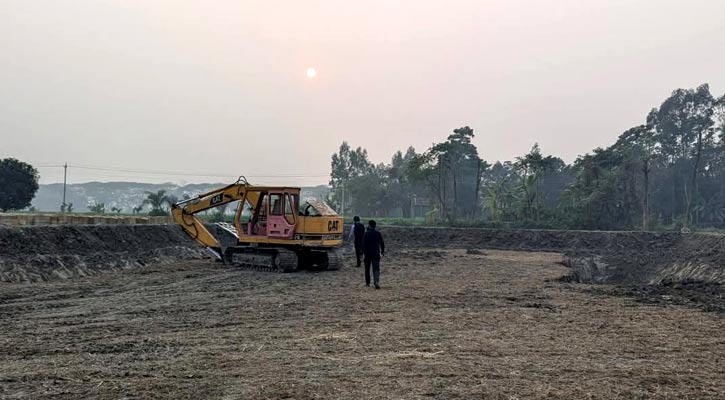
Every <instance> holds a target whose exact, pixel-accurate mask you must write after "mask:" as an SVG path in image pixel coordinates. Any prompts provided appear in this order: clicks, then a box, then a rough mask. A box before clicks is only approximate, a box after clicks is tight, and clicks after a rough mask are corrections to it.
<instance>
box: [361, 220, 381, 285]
mask: <svg viewBox="0 0 725 400" xmlns="http://www.w3.org/2000/svg"><path fill="white" fill-rule="evenodd" d="M376 225H377V224H376V223H375V221H374V220H372V219H371V220H370V222H368V230H367V231H365V236H363V244H362V248H363V254H364V256H365V285H366V286H370V266H371V265H372V267H373V283H374V284H375V289H380V257H381V256H384V255H385V243H384V242H383V235H381V234H380V232H378V231H376V230H375V226H376Z"/></svg>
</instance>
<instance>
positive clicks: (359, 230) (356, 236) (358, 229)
mask: <svg viewBox="0 0 725 400" xmlns="http://www.w3.org/2000/svg"><path fill="white" fill-rule="evenodd" d="M364 235H365V226H364V225H363V224H361V223H360V217H358V216H357V215H356V216H355V218H353V219H352V229H350V236H349V237H348V238H347V241H348V242H349V241H350V240H355V242H354V243H355V258H357V267H358V268H360V259H361V258H362V252H363V249H362V242H363V236H364Z"/></svg>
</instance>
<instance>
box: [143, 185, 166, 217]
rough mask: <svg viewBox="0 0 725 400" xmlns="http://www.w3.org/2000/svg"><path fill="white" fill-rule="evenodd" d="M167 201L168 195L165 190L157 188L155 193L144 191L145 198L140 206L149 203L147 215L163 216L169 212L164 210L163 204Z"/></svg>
mask: <svg viewBox="0 0 725 400" xmlns="http://www.w3.org/2000/svg"><path fill="white" fill-rule="evenodd" d="M168 203H169V196H167V195H166V191H165V190H159V191H158V192H156V193H153V192H146V199H145V200H144V201H143V203H142V204H141V205H142V206H146V205H150V206H151V211H150V212H149V215H151V216H165V215H169V213H168V212H167V211H166V210H164V204H168Z"/></svg>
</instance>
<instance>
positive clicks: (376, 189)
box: [328, 84, 725, 230]
mask: <svg viewBox="0 0 725 400" xmlns="http://www.w3.org/2000/svg"><path fill="white" fill-rule="evenodd" d="M473 138H474V131H473V129H471V128H470V127H468V126H465V127H461V128H458V129H455V130H453V133H452V134H450V135H449V136H448V137H447V138H446V140H445V141H442V142H440V143H436V144H434V145H432V146H431V147H430V148H429V149H427V150H426V151H424V152H422V153H419V152H417V151H416V150H415V149H414V148H413V147H410V148H408V149H407V150H406V151H405V152H401V151H398V152H396V153H395V154H394V155H393V157H392V159H391V161H390V163H381V164H374V163H372V162H371V161H370V160H369V158H368V154H367V151H366V150H365V149H364V148H362V147H358V148H355V149H353V148H352V147H351V146H350V145H349V144H348V143H347V142H343V143H342V145H341V146H340V148H339V150H338V152H337V153H335V154H333V155H332V160H331V175H330V186H331V191H330V196H329V199H328V200H329V201H330V202H331V204H333V206H334V207H336V208H337V209H338V210H341V209H342V208H343V207H344V209H345V214H346V215H351V214H359V215H362V216H370V217H402V218H409V217H412V216H413V215H412V214H413V213H414V211H413V210H414V209H415V206H416V204H419V203H424V204H427V207H426V210H427V211H426V215H425V217H426V218H427V219H429V220H431V221H432V222H438V223H447V224H477V225H490V226H511V227H538V228H562V229H607V230H623V229H645V230H648V229H671V228H680V227H715V228H725V95H723V96H720V97H716V96H713V95H712V94H711V93H710V89H709V86H708V85H707V84H703V85H701V86H699V87H697V88H694V89H677V90H675V91H674V92H672V94H671V95H670V96H669V97H668V98H667V99H665V100H664V102H662V104H661V105H660V106H659V107H656V108H653V109H652V110H651V111H650V113H649V114H648V115H647V116H646V118H644V121H643V123H642V124H641V125H638V126H634V127H632V128H630V129H628V130H626V131H625V132H623V133H622V134H621V135H620V136H619V138H618V139H617V141H616V142H615V143H614V144H612V145H611V146H609V147H606V148H596V149H594V150H593V151H591V152H589V153H587V154H584V155H582V156H579V157H578V158H577V159H576V160H575V161H574V162H573V163H571V164H567V163H565V162H564V161H563V160H562V159H561V158H559V157H556V156H553V155H546V154H544V153H543V151H542V150H541V148H540V147H539V145H538V144H534V145H533V147H532V148H531V150H530V151H529V152H528V153H526V154H523V155H521V156H519V157H516V158H515V159H514V160H511V161H496V162H494V163H489V162H487V161H485V160H483V159H482V158H481V157H480V156H479V154H478V150H477V148H476V146H475V145H474V144H473V143H472V139H473ZM422 199H423V201H422Z"/></svg>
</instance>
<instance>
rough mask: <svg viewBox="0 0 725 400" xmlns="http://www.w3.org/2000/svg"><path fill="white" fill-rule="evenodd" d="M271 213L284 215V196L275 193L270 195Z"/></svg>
mask: <svg viewBox="0 0 725 400" xmlns="http://www.w3.org/2000/svg"><path fill="white" fill-rule="evenodd" d="M269 202H270V203H269V204H270V207H269V213H270V214H272V215H282V209H283V204H282V203H283V200H282V195H281V194H278V193H275V194H270V195H269Z"/></svg>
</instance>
